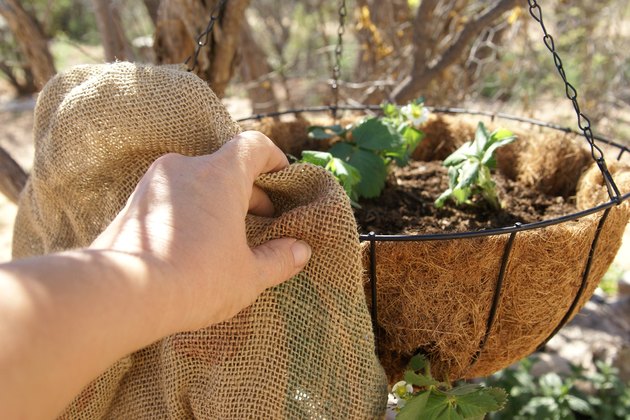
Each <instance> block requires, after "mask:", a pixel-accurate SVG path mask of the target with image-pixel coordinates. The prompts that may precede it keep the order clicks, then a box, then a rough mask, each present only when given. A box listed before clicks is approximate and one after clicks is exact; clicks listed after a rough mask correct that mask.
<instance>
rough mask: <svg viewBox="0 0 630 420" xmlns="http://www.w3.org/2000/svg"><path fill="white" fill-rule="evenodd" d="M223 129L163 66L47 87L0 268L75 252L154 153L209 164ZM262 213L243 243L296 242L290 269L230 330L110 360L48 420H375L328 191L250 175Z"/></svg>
mask: <svg viewBox="0 0 630 420" xmlns="http://www.w3.org/2000/svg"><path fill="white" fill-rule="evenodd" d="M238 132H239V127H238V125H237V124H236V123H235V122H234V121H233V120H232V119H231V118H230V116H229V115H228V113H227V112H226V110H225V109H224V107H223V106H222V104H221V102H220V101H219V100H218V99H217V98H216V96H215V95H214V94H213V93H212V91H211V90H210V89H209V88H208V87H207V85H206V84H205V82H203V81H202V80H200V79H199V78H197V77H196V76H194V75H192V74H190V73H187V72H186V71H183V70H182V69H180V68H178V67H166V66H164V67H155V66H146V65H136V64H130V63H115V64H108V65H94V66H80V67H76V68H74V69H72V70H70V71H68V72H66V73H64V74H61V75H58V76H57V77H55V78H54V79H53V80H51V81H50V82H49V83H48V84H47V86H46V87H45V89H44V90H43V91H42V93H41V94H40V97H39V99H38V104H37V108H36V111H35V130H34V135H35V142H36V152H35V162H34V166H33V171H32V174H31V177H30V179H29V182H28V183H27V186H26V188H25V190H24V192H23V194H22V197H21V200H20V206H19V210H18V215H17V219H16V224H15V232H14V248H13V253H14V257H16V258H20V257H26V256H30V255H40V254H44V253H49V252H54V251H59V250H64V249H69V248H75V247H81V246H86V245H88V244H90V242H91V241H92V240H93V239H94V238H95V237H96V236H97V235H98V234H99V233H100V232H101V231H102V230H103V229H104V228H105V227H106V226H107V224H108V223H109V222H110V221H111V220H112V219H113V218H114V216H115V215H116V214H117V212H118V211H119V210H120V209H121V208H122V207H123V206H124V203H125V201H126V199H127V197H128V196H129V195H130V194H131V192H132V191H133V188H134V186H135V185H136V183H137V182H138V180H139V179H140V177H141V176H142V174H143V173H144V172H145V171H146V169H147V168H148V167H149V165H150V164H151V162H153V161H154V160H155V159H156V158H157V157H158V156H160V155H163V154H165V153H169V152H174V153H180V154H183V155H189V156H195V155H201V154H207V153H212V152H213V151H215V150H217V149H218V148H219V147H220V145H221V144H223V143H224V142H225V141H227V140H229V139H230V138H231V137H232V136H234V135H235V134H237V133H238ZM257 182H258V185H260V186H261V187H262V188H264V189H265V190H266V191H267V192H268V194H269V196H270V197H271V199H272V201H273V202H274V205H275V207H276V210H277V217H274V218H262V217H254V216H249V217H248V220H247V229H248V238H249V240H250V243H251V244H252V245H256V244H259V243H261V242H263V241H265V240H268V239H271V238H277V237H280V236H292V237H297V238H300V239H303V240H305V241H307V242H308V243H309V244H310V245H311V246H312V248H313V257H312V259H311V261H310V263H309V264H308V266H307V267H306V269H305V270H304V271H303V272H302V273H301V274H300V275H298V276H296V277H294V278H293V279H291V280H289V281H288V282H286V283H284V284H283V285H281V286H278V287H276V288H274V289H272V290H269V291H267V292H265V293H264V294H263V295H262V296H261V297H260V298H259V299H258V300H257V301H256V303H255V304H254V305H252V306H251V307H249V308H248V309H246V310H245V311H243V312H242V313H240V314H239V315H237V316H236V317H235V318H233V319H232V320H229V321H227V322H224V323H221V324H219V325H215V326H212V327H209V328H206V329H203V330H200V331H195V332H190V333H182V334H176V335H173V336H170V337H167V338H165V339H163V340H161V341H159V342H157V343H155V344H153V345H151V346H149V347H147V348H145V349H142V350H140V351H138V352H136V353H133V354H132V355H129V356H128V357H126V358H124V359H123V360H120V361H119V362H118V363H116V364H115V365H114V366H112V367H111V368H110V369H109V370H108V371H107V372H105V373H104V374H103V375H101V376H100V377H99V378H98V379H97V380H95V381H94V382H93V383H92V384H90V385H89V386H88V387H87V388H86V389H85V390H84V391H83V392H82V393H81V394H80V395H79V396H78V397H77V398H76V399H75V401H74V402H73V403H72V404H71V405H70V406H69V407H68V408H67V410H66V411H65V413H64V414H63V416H62V417H63V418H72V419H77V418H89V419H96V418H133V419H143V418H146V419H155V418H174V419H180V418H203V419H214V418H221V419H224V418H225V419H228V418H235V419H236V418H238V419H240V418H375V417H379V416H382V414H383V411H384V407H385V398H386V379H385V376H384V373H383V371H382V368H381V366H380V364H379V362H378V360H377V358H376V355H375V352H374V337H373V334H372V329H371V322H370V317H369V313H368V310H367V306H366V303H365V297H364V292H363V286H362V277H361V273H362V266H361V260H360V248H359V242H358V237H357V230H356V225H355V221H354V217H353V215H352V211H351V208H350V206H349V203H348V199H347V197H346V196H345V193H344V191H343V189H342V188H341V187H340V186H339V185H338V184H337V182H336V181H335V180H334V178H332V177H331V176H330V175H329V174H327V173H326V172H325V171H324V170H322V169H321V168H316V167H314V166H310V165H293V166H291V167H290V168H288V169H287V170H284V171H282V172H279V173H276V174H270V175H265V176H262V177H260V178H259V180H258V181H257Z"/></svg>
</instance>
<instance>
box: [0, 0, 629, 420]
mask: <svg viewBox="0 0 630 420" xmlns="http://www.w3.org/2000/svg"><path fill="white" fill-rule="evenodd" d="M541 3H543V2H541ZM541 7H542V9H543V13H544V23H545V26H546V28H547V30H548V31H549V33H550V34H552V35H553V37H554V39H555V44H554V46H555V49H556V51H557V52H558V54H559V55H560V57H561V58H562V62H563V63H564V69H565V72H566V75H567V78H568V80H569V81H570V82H571V83H572V84H573V85H574V86H575V87H576V89H577V91H578V93H579V100H580V105H581V108H582V111H583V112H584V113H585V114H586V115H588V116H589V117H590V118H591V120H592V123H593V128H594V132H595V134H599V135H604V136H606V137H609V138H611V139H613V140H615V141H618V142H620V143H624V144H630V85H629V83H628V81H629V80H630V54H629V52H628V45H630V3H628V2H627V1H626V0H600V1H589V0H571V1H569V0H548V1H545V2H544V3H543V4H541ZM213 14H214V16H215V18H216V19H215V28H214V30H213V32H212V33H211V34H209V37H208V39H207V41H208V45H207V46H206V47H204V48H203V49H202V50H201V52H200V54H199V57H198V64H197V66H196V69H195V71H196V73H197V74H198V75H199V76H200V77H202V78H203V79H205V80H207V81H208V83H209V84H210V86H211V87H212V88H213V89H214V91H215V92H216V93H217V94H218V95H219V96H221V97H222V98H223V100H224V102H225V104H226V105H227V107H228V109H229V110H230V112H231V113H232V115H233V116H234V117H243V116H247V115H250V114H252V113H260V112H270V111H275V110H279V109H287V108H299V107H304V106H311V105H322V104H324V105H326V104H331V103H333V102H334V101H335V100H336V99H335V95H334V94H333V93H332V90H331V79H333V78H335V77H337V78H338V90H337V95H338V99H337V100H338V102H339V103H346V104H380V103H382V102H383V101H385V100H391V101H397V102H399V103H404V102H408V101H410V100H412V99H415V98H418V97H424V98H425V102H426V104H428V105H432V106H454V107H466V108H471V109H481V110H486V111H500V112H508V113H512V114H516V115H520V116H525V117H534V118H538V119H541V120H543V121H548V122H553V123H557V124H560V125H563V126H570V127H576V122H575V112H574V110H573V107H572V106H571V103H570V101H568V100H567V99H566V96H565V95H566V94H565V89H564V86H563V84H562V83H561V80H560V78H559V76H558V74H557V70H556V68H555V66H554V62H553V59H552V56H551V54H550V52H549V51H548V50H547V48H546V47H545V45H544V43H543V39H542V30H541V27H540V25H539V24H538V23H537V22H536V21H535V20H534V19H533V18H532V17H531V16H530V11H529V6H528V2H526V1H524V0H520V1H516V0H484V1H478V0H477V1H473V0H390V1H379V0H348V1H347V2H346V6H345V7H341V2H339V1H338V0H303V1H296V0H284V1H278V0H251V1H249V0H229V1H227V2H225V4H222V2H220V1H218V0H161V1H160V0H125V1H122V0H55V1H53V0H28V1H18V0H0V158H2V161H1V162H0V167H1V168H2V169H1V171H0V191H1V192H2V193H3V194H0V261H6V260H8V259H10V242H11V230H12V225H13V218H14V217H15V211H16V204H15V203H16V200H17V196H18V193H19V190H20V189H21V185H23V183H24V180H25V176H26V173H28V171H29V169H30V167H31V164H32V162H31V161H32V157H33V140H32V133H31V130H32V127H33V109H34V106H35V103H36V98H37V92H38V91H39V90H40V89H41V87H42V86H43V84H44V83H45V82H46V81H47V80H48V79H49V78H50V77H52V76H53V75H54V74H56V73H59V72H62V71H63V70H64V69H67V68H68V67H70V66H73V65H77V64H85V63H102V62H108V61H114V60H121V61H122V60H128V61H136V62H147V63H183V62H184V61H185V60H186V58H187V57H189V56H191V55H192V54H193V53H194V50H195V45H196V43H197V40H196V39H197V37H198V36H199V34H201V33H202V32H203V31H204V29H205V28H206V27H207V25H208V21H209V18H210V16H211V15H213ZM341 22H342V24H341V25H340V23H341ZM340 35H343V36H342V37H341V44H340V42H339V39H340ZM336 66H338V67H337V70H338V72H335V67H336ZM335 74H336V76H335ZM626 236H627V235H626ZM628 242H629V241H625V245H624V246H623V247H622V250H621V252H620V254H619V255H620V256H619V257H618V258H617V260H616V262H615V263H614V264H613V266H612V267H611V270H610V271H609V273H608V275H607V277H606V278H605V280H604V282H603V283H602V287H600V291H599V292H598V294H597V295H596V296H595V298H594V299H593V300H592V301H591V302H590V303H589V305H590V306H589V305H587V307H586V308H585V310H584V311H583V313H582V314H581V315H580V316H578V317H577V318H576V320H577V321H580V320H581V321H580V322H582V324H579V322H578V323H577V324H579V325H576V322H575V321H574V322H573V323H572V324H571V325H569V326H568V327H566V328H565V330H563V332H561V334H559V335H558V337H557V338H555V339H554V340H552V342H550V344H549V346H548V347H549V350H548V351H547V352H546V353H543V354H540V355H537V357H538V361H537V362H535V363H534V362H532V361H531V360H529V361H524V362H523V363H522V364H521V365H519V366H517V367H515V368H516V369H517V370H515V371H514V372H518V369H521V370H522V371H523V372H526V373H524V374H523V375H525V376H522V377H523V378H529V379H528V380H529V382H527V381H525V379H523V381H525V382H527V383H526V384H525V382H523V383H521V382H522V381H521V382H518V381H519V380H520V379H519V380H517V379H514V377H510V378H511V379H510V378H508V379H509V380H511V381H512V382H514V383H512V384H510V385H509V386H510V387H514V389H520V391H518V392H520V393H521V395H530V397H528V398H525V399H524V401H525V402H524V403H522V407H521V408H522V410H521V411H523V413H525V414H522V413H521V414H519V413H520V411H518V410H516V408H514V410H516V411H514V412H513V413H512V414H513V416H514V418H572V417H570V416H576V415H577V416H578V417H579V416H586V417H582V418H588V416H600V417H601V416H604V418H630V417H623V416H625V415H626V413H627V411H625V409H623V410H621V411H619V412H620V413H622V414H623V416H622V417H616V416H618V415H619V414H614V410H613V411H611V413H613V414H611V416H612V417H605V416H606V414H605V413H604V414H602V413H603V412H601V411H596V410H599V409H600V408H601V407H604V406H608V407H613V408H615V409H616V407H617V404H618V405H619V406H620V407H623V404H626V405H625V407H628V406H630V392H629V391H628V388H627V386H626V385H625V384H626V383H627V381H628V380H629V379H630V304H628V302H627V301H628V296H630V282H629V281H628V280H627V279H626V278H625V276H626V274H627V273H628V272H630V258H627V257H628V256H630V251H628V250H627V248H628V247H629V246H630V245H628ZM627 275H628V277H629V278H630V274H627ZM624 305H625V306H624ZM589 311H590V312H589ZM593 317H595V318H593ZM585 320H586V321H585ZM584 323H586V324H584ZM583 324H584V325H583ZM608 324H610V325H608ZM585 325H586V326H585ZM573 327H574V328H575V329H574V330H570V329H569V328H573ZM599 330H601V331H599ZM602 331H603V332H602ZM602 334H603V335H602ZM530 362H531V363H530ZM528 363H529V364H528ZM569 363H573V364H577V365H581V366H582V367H583V369H584V371H583V372H588V373H589V374H599V375H600V377H599V378H600V379H601V378H602V377H603V376H601V375H603V374H602V372H603V371H602V369H604V370H605V369H609V368H610V369H613V371H612V372H613V373H611V374H609V375H608V376H606V378H608V379H606V380H604V379H601V380H600V382H601V383H600V382H597V380H595V379H593V378H590V379H584V378H582V379H579V378H578V377H577V376H575V377H573V379H570V383H569V385H568V387H567V386H565V385H566V384H565V382H566V381H569V379H567V378H569V377H571V375H572V373H571V369H570V365H569ZM598 363H600V364H601V366H599V367H598ZM602 366H603V367H602ZM615 369H617V370H615ZM532 370H533V371H534V372H533V375H532ZM551 374H553V375H556V374H560V376H558V378H559V380H560V382H558V381H557V380H556V379H555V378H554V377H553V375H552V376H551V379H549V377H547V376H545V375H551ZM611 375H612V376H611ZM515 377H517V378H518V375H516V376H515ZM541 378H542V383H541ZM544 378H547V379H544ZM611 378H612V379H611ZM620 378H621V379H620ZM508 379H505V381H508V382H509V380H508ZM521 379H522V378H521ZM578 379H579V380H578ZM580 380H581V381H582V382H583V383H587V384H590V385H588V386H582V385H580V386H582V388H585V390H581V389H582V388H580V387H579V386H578V385H579V384H580ZM615 380H616V381H617V382H615ZM545 381H547V382H545ZM550 381H551V382H550ZM563 381H564V382H563ZM606 381H608V382H606ZM613 382H614V384H613ZM506 383H507V382H506ZM596 383H597V384H598V385H594V384H596ZM611 384H612V385H611ZM613 385H614V386H616V387H617V388H618V389H617V388H615V389H617V390H616V391H613V390H612V388H611V387H613ZM519 387H520V388H519ZM589 387H590V388H589ZM567 389H568V390H569V391H567ZM571 390H574V391H575V390H577V391H575V392H574V391H571ZM601 390H607V391H606V393H605V394H606V395H609V396H612V397H614V398H615V399H614V400H610V401H609V400H605V399H602V398H601V396H600V397H597V398H600V399H599V402H597V401H596V400H592V401H590V400H589V401H590V402H588V404H589V409H590V410H591V411H590V413H591V414H588V410H586V409H585V410H586V411H584V410H583V411H584V412H583V413H580V412H579V410H576V409H575V407H573V408H572V407H570V402H569V401H570V400H571V398H567V397H566V396H567V395H571V393H572V392H573V393H577V392H578V391H580V392H582V391H584V392H586V393H587V394H588V395H590V397H592V398H595V397H596V396H597V395H598V394H597V393H598V392H600V391H601ZM528 392H529V394H527V393H528ZM554 393H555V394H554ZM589 393H590V394H589ZM556 394H558V395H556ZM616 395H618V396H616ZM624 395H625V397H624ZM563 396H564V397H563ZM612 397H611V398H612ZM535 398H538V399H535ZM545 398H547V399H546V400H545ZM563 398H564V399H563ZM584 398H586V397H584ZM623 398H627V400H624V399H623ZM532 399H534V401H535V404H534V405H533V406H531V405H532V403H531V402H530V401H532ZM527 404H530V406H527ZM598 404H599V405H598ZM523 407H524V408H523ZM541 407H542V408H541ZM563 407H564V408H563ZM567 407H568V408H567ZM598 407H600V408H598ZM582 408H584V407H582ZM602 409H603V408H602ZM519 410H520V408H519ZM528 410H529V411H528ZM540 410H543V411H540ZM544 410H551V411H549V412H550V413H552V414H553V415H551V414H550V417H546V415H545V416H543V417H540V415H543V414H544V413H547V411H544ZM554 410H555V411H554ZM562 410H564V411H562ZM594 410H595V411H594ZM527 413H530V414H527ZM532 413H533V414H532ZM541 413H543V414H541ZM567 413H568V414H567ZM521 415H522V416H524V417H518V416H521ZM528 415H531V416H532V417H527V416H528ZM558 416H560V417H558ZM504 418H513V417H504Z"/></svg>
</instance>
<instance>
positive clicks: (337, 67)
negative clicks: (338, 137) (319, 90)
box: [330, 0, 348, 119]
mask: <svg viewBox="0 0 630 420" xmlns="http://www.w3.org/2000/svg"><path fill="white" fill-rule="evenodd" d="M347 15H348V12H347V10H346V0H341V1H340V3H339V27H338V28H337V46H336V47H335V64H334V65H333V68H332V81H331V84H330V88H331V90H332V95H333V103H332V107H331V108H332V113H333V118H335V119H336V118H337V107H338V106H339V77H340V76H341V55H342V53H343V34H344V33H345V32H346V26H345V25H346V16H347Z"/></svg>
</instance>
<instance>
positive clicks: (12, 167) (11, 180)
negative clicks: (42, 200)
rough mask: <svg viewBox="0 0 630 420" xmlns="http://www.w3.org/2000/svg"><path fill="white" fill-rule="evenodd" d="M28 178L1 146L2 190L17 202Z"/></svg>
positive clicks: (0, 179)
mask: <svg viewBox="0 0 630 420" xmlns="http://www.w3.org/2000/svg"><path fill="white" fill-rule="evenodd" d="M27 178H28V176H27V175H26V172H24V170H23V169H22V167H21V166H20V165H18V164H17V162H16V161H15V160H13V158H12V157H11V155H9V153H7V151H6V150H4V149H3V148H2V147H0V192H2V194H4V195H6V196H7V198H8V199H9V200H11V201H12V202H14V203H16V204H17V202H18V199H19V198H20V192H22V190H23V189H24V185H25V184H26V179H27Z"/></svg>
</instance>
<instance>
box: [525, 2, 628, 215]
mask: <svg viewBox="0 0 630 420" xmlns="http://www.w3.org/2000/svg"><path fill="white" fill-rule="evenodd" d="M527 1H528V3H529V14H530V15H532V17H533V18H534V20H536V21H537V22H538V23H539V24H540V27H541V28H542V31H543V34H544V36H543V42H544V43H545V46H546V47H547V49H548V50H549V51H550V52H551V54H552V55H553V62H554V64H555V66H556V69H557V70H558V74H560V77H561V78H562V81H563V82H564V88H565V93H566V95H567V98H568V99H569V100H570V101H571V103H572V104H573V108H574V109H575V113H576V115H577V123H578V127H579V128H580V130H582V134H583V135H584V138H586V141H587V142H588V144H589V146H590V147H591V156H592V157H593V160H594V161H595V162H596V163H597V166H599V170H600V171H601V173H602V175H603V176H604V181H605V183H606V188H607V189H608V196H609V197H610V199H611V200H614V201H615V202H617V204H619V203H621V201H622V200H621V193H620V192H619V189H618V188H617V184H615V181H614V180H613V178H612V175H611V174H610V171H608V167H607V166H606V161H605V159H604V154H603V152H602V150H601V149H600V148H599V147H598V146H597V145H596V144H595V139H594V136H593V131H592V129H591V120H589V118H588V117H587V116H586V115H584V113H583V112H582V111H581V110H580V104H579V103H578V99H577V98H578V93H577V90H576V89H575V87H573V85H572V84H571V83H569V81H568V80H567V75H566V72H565V71H564V66H563V65H562V60H561V59H560V56H559V55H558V53H557V52H556V47H555V43H554V41H553V37H552V36H551V35H550V34H549V32H547V28H546V27H545V24H544V22H543V15H542V9H541V8H540V5H538V2H537V1H536V0H527Z"/></svg>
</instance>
